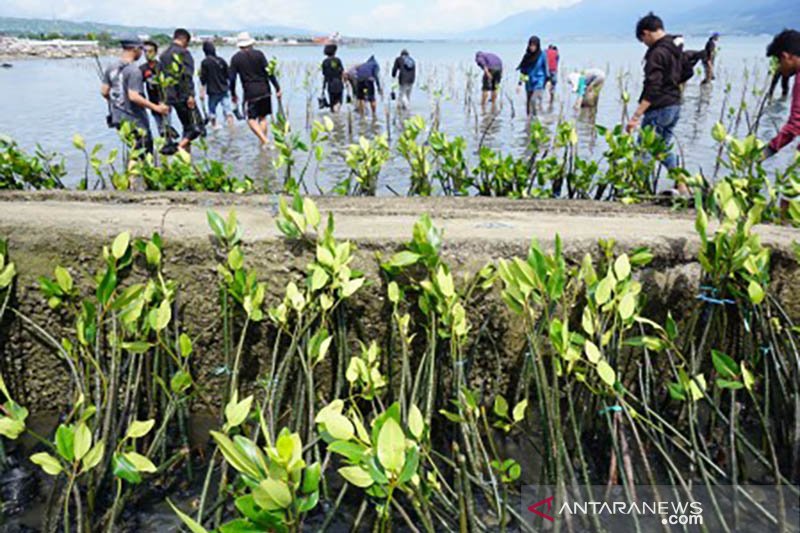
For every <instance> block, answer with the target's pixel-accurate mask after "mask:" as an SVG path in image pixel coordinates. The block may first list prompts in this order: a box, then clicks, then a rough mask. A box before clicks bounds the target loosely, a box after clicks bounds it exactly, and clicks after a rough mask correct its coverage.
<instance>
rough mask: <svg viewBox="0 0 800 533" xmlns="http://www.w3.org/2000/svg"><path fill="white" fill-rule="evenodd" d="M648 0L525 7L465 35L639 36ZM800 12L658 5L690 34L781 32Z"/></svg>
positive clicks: (749, 4)
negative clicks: (638, 25) (636, 31)
mask: <svg viewBox="0 0 800 533" xmlns="http://www.w3.org/2000/svg"><path fill="white" fill-rule="evenodd" d="M642 4H643V3H642V2H641V0H583V1H582V2H580V3H578V4H575V5H572V6H570V7H566V8H563V9H549V8H543V9H535V10H528V11H522V12H520V13H517V14H515V15H512V16H510V17H507V18H505V19H503V20H501V21H500V22H497V23H495V24H492V25H490V26H487V27H485V28H481V29H478V30H474V31H470V32H465V33H462V34H460V35H459V37H460V38H462V39H476V40H477V39H497V40H511V39H514V40H517V39H525V38H527V37H529V36H530V35H531V34H537V33H539V34H543V35H547V36H548V37H598V36H607V37H633V32H634V28H635V26H636V21H637V20H638V19H639V17H641V16H642V15H645V14H646V13H647V11H648V8H647V7H643V5H642ZM645 6H646V4H645ZM797 13H798V8H797V0H765V1H760V2H753V1H752V0H728V1H721V0H672V1H670V2H669V3H668V4H667V5H664V6H663V7H662V8H660V9H658V10H657V14H658V15H659V16H660V17H661V18H662V19H664V22H665V25H666V26H667V30H668V31H671V32H674V33H682V34H686V35H692V34H695V35H696V34H707V33H708V32H710V31H718V32H720V33H729V34H730V33H735V34H759V33H776V32H778V31H780V30H781V29H783V28H784V26H786V25H789V24H791V23H795V24H796V23H797V21H798V15H797Z"/></svg>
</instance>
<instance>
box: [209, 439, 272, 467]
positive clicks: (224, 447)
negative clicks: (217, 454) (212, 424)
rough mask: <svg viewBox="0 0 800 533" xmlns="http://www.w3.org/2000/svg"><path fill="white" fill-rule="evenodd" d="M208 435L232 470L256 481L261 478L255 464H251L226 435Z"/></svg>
mask: <svg viewBox="0 0 800 533" xmlns="http://www.w3.org/2000/svg"><path fill="white" fill-rule="evenodd" d="M210 433H211V436H212V437H213V438H214V440H215V441H217V445H218V446H219V450H220V451H221V452H222V455H223V456H224V457H225V460H226V461H228V463H229V464H230V465H231V466H232V467H233V468H235V469H236V470H238V471H239V472H242V473H243V474H247V475H248V476H250V477H251V478H253V479H258V478H260V477H261V473H260V472H259V470H258V467H257V466H256V464H255V463H253V461H251V460H250V458H249V457H247V456H246V455H245V454H244V452H243V451H241V450H240V449H239V448H237V447H236V445H234V443H233V441H232V440H231V439H230V438H228V436H227V435H225V434H224V433H220V432H218V431H211V432H210Z"/></svg>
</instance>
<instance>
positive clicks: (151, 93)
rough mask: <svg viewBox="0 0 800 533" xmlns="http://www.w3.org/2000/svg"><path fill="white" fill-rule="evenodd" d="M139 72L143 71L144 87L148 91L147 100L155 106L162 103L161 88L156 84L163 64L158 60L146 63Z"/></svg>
mask: <svg viewBox="0 0 800 533" xmlns="http://www.w3.org/2000/svg"><path fill="white" fill-rule="evenodd" d="M139 70H141V71H142V79H143V80H144V87H145V89H147V98H148V99H149V100H150V101H151V102H153V103H154V104H157V103H159V102H161V88H160V87H159V86H158V85H156V83H155V79H156V76H158V73H159V72H161V64H160V63H159V62H158V60H157V59H156V60H155V61H145V62H144V63H142V64H141V66H140V67H139Z"/></svg>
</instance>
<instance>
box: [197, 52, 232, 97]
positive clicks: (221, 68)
mask: <svg viewBox="0 0 800 533" xmlns="http://www.w3.org/2000/svg"><path fill="white" fill-rule="evenodd" d="M200 83H202V84H203V85H205V86H206V92H207V93H208V94H225V93H227V92H228V84H229V83H230V80H229V78H228V64H227V63H226V62H225V60H224V59H222V58H221V57H217V56H207V57H206V58H205V59H204V60H203V62H202V63H200Z"/></svg>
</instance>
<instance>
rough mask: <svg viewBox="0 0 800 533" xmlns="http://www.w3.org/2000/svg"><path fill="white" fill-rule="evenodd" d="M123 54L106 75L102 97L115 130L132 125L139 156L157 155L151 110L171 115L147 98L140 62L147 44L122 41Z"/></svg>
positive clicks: (167, 108) (131, 39) (129, 38)
mask: <svg viewBox="0 0 800 533" xmlns="http://www.w3.org/2000/svg"><path fill="white" fill-rule="evenodd" d="M120 46H121V47H122V53H121V55H120V58H119V60H118V61H116V62H115V63H113V64H112V65H110V66H109V67H108V68H107V69H106V70H105V72H104V73H103V83H102V84H101V86H100V94H101V95H102V96H103V98H105V99H106V100H107V101H108V102H109V108H110V111H111V121H110V124H109V125H111V126H113V127H115V128H117V129H118V130H119V129H122V128H123V126H124V125H125V124H126V123H128V124H130V128H131V131H132V135H133V138H134V142H135V145H134V150H135V151H136V152H138V153H142V154H143V153H152V152H153V137H152V136H151V135H150V122H149V120H148V118H147V110H148V109H149V110H150V111H152V112H154V113H157V114H159V115H166V114H167V113H169V107H167V106H166V105H165V104H163V103H153V102H151V101H150V100H148V99H147V98H145V95H144V92H145V88H144V79H143V78H142V71H141V70H140V69H139V67H138V65H137V64H136V62H137V61H138V60H139V58H141V57H142V47H143V46H144V43H142V41H141V40H140V39H139V38H138V37H133V36H132V37H124V38H122V39H120Z"/></svg>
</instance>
